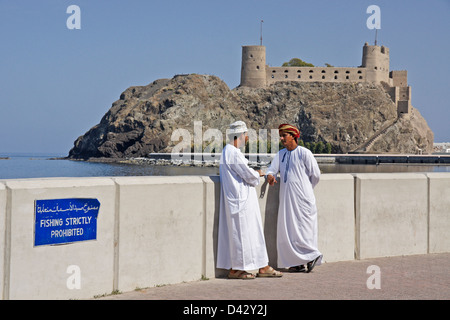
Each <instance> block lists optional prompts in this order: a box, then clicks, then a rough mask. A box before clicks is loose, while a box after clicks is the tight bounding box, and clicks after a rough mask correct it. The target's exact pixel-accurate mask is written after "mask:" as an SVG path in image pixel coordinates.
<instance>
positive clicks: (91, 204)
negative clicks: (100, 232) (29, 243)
mask: <svg viewBox="0 0 450 320" xmlns="http://www.w3.org/2000/svg"><path fill="white" fill-rule="evenodd" d="M99 209H100V202H99V201H98V200H97V199H52V200H36V203H35V227H34V245H35V246H42V245H50V244H62V243H70V242H76V241H86V240H96V239H97V216H98V211H99Z"/></svg>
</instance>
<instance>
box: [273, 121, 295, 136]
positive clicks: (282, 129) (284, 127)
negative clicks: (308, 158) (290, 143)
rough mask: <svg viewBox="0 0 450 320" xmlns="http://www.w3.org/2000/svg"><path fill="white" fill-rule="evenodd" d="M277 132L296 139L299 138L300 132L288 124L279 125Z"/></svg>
mask: <svg viewBox="0 0 450 320" xmlns="http://www.w3.org/2000/svg"><path fill="white" fill-rule="evenodd" d="M278 132H279V133H281V132H287V133H290V134H292V135H293V136H294V137H296V138H299V137H300V130H298V129H297V128H296V127H294V126H291V125H290V124H287V123H284V124H281V125H280V126H279V127H278Z"/></svg>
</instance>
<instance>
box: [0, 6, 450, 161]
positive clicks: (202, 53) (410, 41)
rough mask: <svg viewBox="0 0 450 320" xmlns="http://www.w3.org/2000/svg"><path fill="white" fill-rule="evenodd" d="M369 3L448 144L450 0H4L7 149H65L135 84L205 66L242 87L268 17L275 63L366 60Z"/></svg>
mask: <svg viewBox="0 0 450 320" xmlns="http://www.w3.org/2000/svg"><path fill="white" fill-rule="evenodd" d="M72 5H76V6H78V8H79V10H77V11H73V10H68V9H70V8H71V7H70V6H72ZM371 5H376V6H378V7H379V8H380V15H379V17H380V22H381V24H380V29H379V30H378V31H377V43H378V45H384V46H386V47H388V48H389V50H390V69H391V70H407V71H408V84H409V85H410V86H411V88H412V105H413V107H415V108H416V109H418V110H419V112H420V113H421V114H422V116H423V117H424V118H425V120H426V121H427V123H428V125H429V127H430V128H431V130H432V131H433V132H434V137H435V139H434V140H435V142H450V81H449V75H450V35H449V34H450V19H449V18H450V0H430V1H420V0H390V1H375V0H370V1H365V0H342V1H333V0H316V1H300V0H278V1H273V0H271V1H269V0H226V1H224V0H221V1H216V0H164V1H162V0H161V1H160V0H147V1H144V0H127V1H125V0H122V1H118V0H70V1H66V0H39V1H36V0H0V41H1V44H0V48H1V50H0V154H5V153H41V154H57V155H62V156H64V155H67V154H68V152H69V150H70V149H71V148H72V147H73V143H74V141H75V140H76V139H77V138H78V137H79V136H81V135H83V134H84V133H86V132H87V131H88V130H89V129H90V128H91V127H93V126H94V125H96V124H98V123H99V122H100V120H101V118H102V117H103V115H104V114H105V113H106V112H107V111H108V110H109V108H110V107H111V105H112V103H113V102H114V101H116V100H118V99H119V97H120V94H121V93H122V92H123V91H125V90H126V89H127V88H129V87H131V86H140V85H147V84H150V83H151V82H153V81H154V80H157V79H161V78H172V77H173V76H175V75H177V74H188V73H197V74H209V75H215V76H217V77H219V78H220V79H222V80H223V81H224V82H225V83H226V84H227V85H228V86H229V87H230V89H233V88H235V87H236V86H238V85H239V82H240V68H241V55H242V46H244V45H259V44H260V36H261V26H262V37H263V45H264V46H266V63H267V64H269V65H270V66H281V65H282V64H283V62H287V61H289V60H290V59H291V58H294V57H296V58H300V59H302V60H304V61H307V62H309V63H312V64H314V65H316V66H324V65H325V63H329V64H331V65H333V66H336V67H358V66H360V65H361V59H362V47H363V45H364V43H365V42H368V43H369V44H371V45H372V44H374V41H375V29H369V28H368V26H367V20H368V19H369V20H370V19H371V16H372V14H373V12H372V11H370V12H369V13H367V8H368V7H369V6H371ZM261 20H263V21H264V22H262V23H261ZM371 21H372V20H371ZM78 27H79V28H78Z"/></svg>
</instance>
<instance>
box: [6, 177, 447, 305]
mask: <svg viewBox="0 0 450 320" xmlns="http://www.w3.org/2000/svg"><path fill="white" fill-rule="evenodd" d="M256 191H257V194H258V196H259V204H260V209H261V216H262V221H263V225H264V234H265V238H266V245H267V250H268V254H269V263H270V264H271V265H273V266H276V260H277V250H276V225H277V216H278V203H279V202H278V193H279V184H276V185H275V186H274V187H269V186H268V184H267V183H266V182H265V180H264V179H263V178H261V182H260V185H259V186H258V187H257V188H256ZM314 193H315V195H316V203H317V208H318V215H319V216H318V224H319V226H318V227H319V239H318V240H319V241H318V242H319V250H321V252H322V253H323V254H324V259H325V261H326V262H331V261H344V260H352V259H354V258H356V259H364V258H371V257H380V256H394V255H408V254H422V253H427V252H449V251H450V238H449V233H448V230H449V228H450V214H449V212H450V210H449V207H450V174H448V173H429V174H413V173H402V174H356V175H350V174H323V175H322V176H321V181H320V182H319V184H318V185H317V186H316V188H315V190H314ZM74 198H95V199H98V201H99V202H100V210H99V214H98V221H97V236H96V239H95V240H89V241H80V242H73V243H70V244H62V245H41V246H35V245H34V238H35V232H36V230H35V214H36V212H37V209H36V201H37V200H45V199H74ZM219 205H220V181H219V177H217V176H212V177H207V176H202V177H200V176H173V177H104V178H48V179H23V180H3V181H0V289H1V290H0V298H1V299H77V298H92V297H93V296H95V295H101V294H109V293H111V292H112V291H114V290H118V291H129V290H134V289H136V288H144V287H151V286H155V285H164V284H169V283H179V282H183V281H191V280H197V279H200V278H201V277H202V276H205V277H207V278H213V277H217V276H223V275H225V274H226V271H225V270H220V269H216V268H215V264H216V257H217V233H218V221H219ZM76 277H78V279H79V280H80V281H79V282H78V285H79V286H76V285H74V282H73V281H75V280H74V279H75V278H76ZM75 282H76V281H75Z"/></svg>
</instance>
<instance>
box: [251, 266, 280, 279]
mask: <svg viewBox="0 0 450 320" xmlns="http://www.w3.org/2000/svg"><path fill="white" fill-rule="evenodd" d="M256 275H257V276H258V277H267V278H279V277H282V276H283V273H281V272H280V271H277V270H275V269H274V268H272V267H269V268H268V269H267V270H266V272H258V273H257V274H256Z"/></svg>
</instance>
